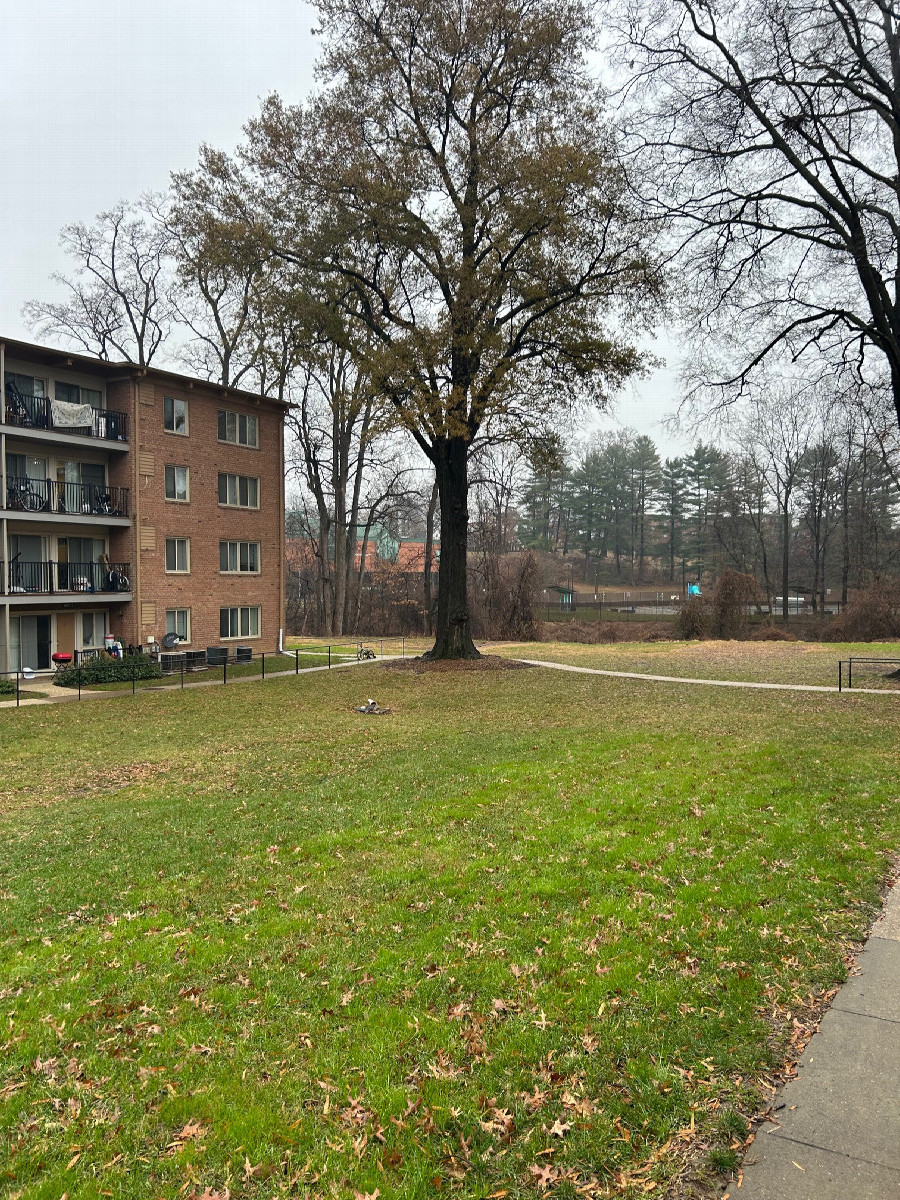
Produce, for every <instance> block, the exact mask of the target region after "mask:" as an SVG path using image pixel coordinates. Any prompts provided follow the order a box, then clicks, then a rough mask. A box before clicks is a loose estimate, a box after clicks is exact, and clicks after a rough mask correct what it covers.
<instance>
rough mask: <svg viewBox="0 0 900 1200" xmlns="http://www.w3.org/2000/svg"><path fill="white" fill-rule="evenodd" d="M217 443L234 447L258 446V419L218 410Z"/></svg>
mask: <svg viewBox="0 0 900 1200" xmlns="http://www.w3.org/2000/svg"><path fill="white" fill-rule="evenodd" d="M219 441H220V442H231V443H233V444H234V445H235V446H254V447H258V446H259V418H258V417H250V416H247V415H246V414H245V413H236V412H229V411H228V410H227V409H222V408H220V409H219Z"/></svg>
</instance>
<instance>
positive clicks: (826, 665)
mask: <svg viewBox="0 0 900 1200" xmlns="http://www.w3.org/2000/svg"><path fill="white" fill-rule="evenodd" d="M500 652H501V653H503V654H505V655H508V656H513V657H517V656H522V657H526V658H531V659H540V660H542V661H545V662H548V661H549V662H562V663H571V664H572V665H574V666H579V667H597V668H600V669H601V670H604V671H636V672H640V673H641V674H647V675H673V676H678V677H681V678H686V679H735V680H739V681H742V682H756V683H807V684H808V683H811V684H818V685H824V686H827V687H836V686H837V682H838V660H839V659H845V660H846V659H848V658H849V657H850V656H851V655H852V656H854V657H862V658H895V659H900V644H898V643H895V642H859V643H853V644H850V643H843V642H842V643H839V644H834V643H827V642H722V641H708V642H681V641H672V642H616V643H610V644H608V645H583V644H580V643H575V642H540V643H537V644H533V645H530V646H528V647H527V652H526V650H524V649H521V648H519V647H518V646H515V645H513V644H508V645H505V646H504V648H503V649H502V650H501V651H500ZM894 670H896V666H892V667H885V668H862V667H860V668H857V669H856V670H854V684H855V685H856V686H858V687H878V688H881V687H888V688H890V687H893V688H897V687H898V684H897V681H896V680H893V681H889V680H885V678H884V675H885V674H886V673H887V672H890V671H894ZM844 681H845V684H846V668H845V675H844Z"/></svg>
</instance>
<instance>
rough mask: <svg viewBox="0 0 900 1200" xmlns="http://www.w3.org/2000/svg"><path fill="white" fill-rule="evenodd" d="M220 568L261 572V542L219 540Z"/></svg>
mask: <svg viewBox="0 0 900 1200" xmlns="http://www.w3.org/2000/svg"><path fill="white" fill-rule="evenodd" d="M219 570H220V571H237V572H239V573H241V574H243V573H248V574H251V575H258V574H259V542H219Z"/></svg>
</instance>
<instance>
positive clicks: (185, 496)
mask: <svg viewBox="0 0 900 1200" xmlns="http://www.w3.org/2000/svg"><path fill="white" fill-rule="evenodd" d="M166 499H167V500H189V499H190V471H189V470H188V468H187V467H168V466H167V467H166Z"/></svg>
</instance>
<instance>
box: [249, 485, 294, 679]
mask: <svg viewBox="0 0 900 1200" xmlns="http://www.w3.org/2000/svg"><path fill="white" fill-rule="evenodd" d="M247 486H248V487H249V486H250V485H249V484H248V485H247ZM294 674H295V675H299V674H300V651H299V650H295V651H294Z"/></svg>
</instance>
